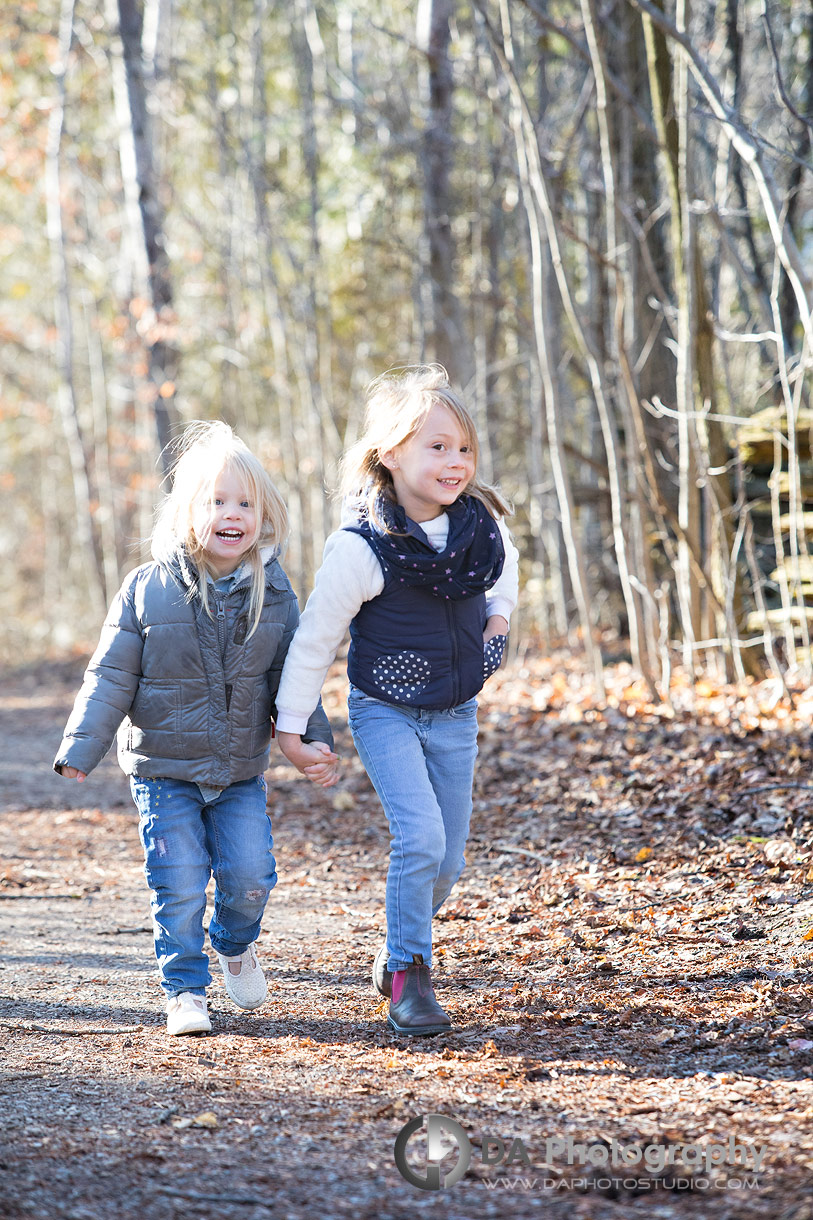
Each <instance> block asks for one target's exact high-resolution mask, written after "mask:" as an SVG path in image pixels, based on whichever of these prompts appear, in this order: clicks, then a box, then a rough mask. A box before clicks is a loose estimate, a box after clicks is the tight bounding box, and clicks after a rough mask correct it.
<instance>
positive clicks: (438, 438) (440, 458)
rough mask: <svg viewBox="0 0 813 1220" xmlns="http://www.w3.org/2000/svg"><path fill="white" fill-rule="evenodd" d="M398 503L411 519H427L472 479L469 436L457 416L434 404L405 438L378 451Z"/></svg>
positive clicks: (445, 506)
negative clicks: (413, 432) (387, 448)
mask: <svg viewBox="0 0 813 1220" xmlns="http://www.w3.org/2000/svg"><path fill="white" fill-rule="evenodd" d="M381 461H382V463H383V465H384V466H386V468H387V470H389V472H390V474H391V475H392V482H393V486H394V488H395V495H396V498H397V500H398V503H399V504H400V505H401V507H402V508H403V510H404V512H405V513H406V515H407V516H408V517H411V518H412V520H413V521H417V522H421V521H431V520H433V519H434V518H435V517H439V516H440V514H441V513H442V512H443V510H444V509H445V508H448V507H449V506H450V505H452V504H454V502H455V500H456V499H457V497H458V496H459V495H462V493H463V492H464V491H465V490H466V487H467V486H468V484H469V483H470V482H471V480H472V479H473V478H474V471H475V456H474V446H473V444H472V441H471V438H470V437H468V436H467V434H466V433H465V432H464V431H463V428H462V427H461V425H460V423H459V422H458V419H457V416H456V415H455V414H454V412H453V411H450V410H449V408H448V407H446V406H443V404H442V403H435V404H434V405H433V406H432V407H431V409H430V410H429V412H428V413H427V415H426V418H425V419H424V421H423V423H422V424H421V427H420V428H419V429H418V431H417V432H416V433H415V435H414V436H412V437H410V439H409V440H408V441H404V443H403V444H401V445H398V446H396V448H395V449H390V450H388V451H387V452H386V453H382V454H381Z"/></svg>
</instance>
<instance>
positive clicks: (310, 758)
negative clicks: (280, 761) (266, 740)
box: [277, 732, 339, 788]
mask: <svg viewBox="0 0 813 1220" xmlns="http://www.w3.org/2000/svg"><path fill="white" fill-rule="evenodd" d="M277 741H278V742H279V748H280V749H281V750H282V752H283V754H284V755H285V757H286V758H287V759H288V762H290V763H293V765H294V766H295V767H296V769H297V771H301V772H302V774H303V775H304V776H306V777H307V778H308V779H309V780H310V781H311V783H313V784H319V786H320V787H321V788H332V787H333V785H334V784H335V783H337V782H338V779H339V756H338V754H334V753H333V751H332V750H331V748H330V746H328V745H325V743H324V742H323V741H309V742H304V741H303V740H302V738H301V737H300V736H299V734H298V733H279V732H278V733H277Z"/></svg>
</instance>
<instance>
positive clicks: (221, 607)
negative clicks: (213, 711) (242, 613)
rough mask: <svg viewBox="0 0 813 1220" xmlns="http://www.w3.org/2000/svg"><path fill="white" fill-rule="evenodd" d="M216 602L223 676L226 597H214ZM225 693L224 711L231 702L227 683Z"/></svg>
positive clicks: (224, 664) (218, 640)
mask: <svg viewBox="0 0 813 1220" xmlns="http://www.w3.org/2000/svg"><path fill="white" fill-rule="evenodd" d="M215 601H216V602H217V642H218V645H219V647H220V661H221V664H222V666H223V676H224V678H225V671H226V599H225V597H216V598H215ZM225 694H226V711H227V712H228V710H229V704H230V703H231V688H230V687H229V685H228V683H226V685H225Z"/></svg>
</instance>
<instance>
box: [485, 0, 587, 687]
mask: <svg viewBox="0 0 813 1220" xmlns="http://www.w3.org/2000/svg"><path fill="white" fill-rule="evenodd" d="M500 14H501V20H502V31H503V45H502V46H500V45H499V44H498V43H496V42H495V43H494V49H495V52H496V53H497V55H498V57H499V58H500V60H501V62H502V63H503V66H504V68H505V69H506V72H507V75H508V81H509V87H510V91H511V98H512V103H513V104H512V128H513V131H514V138H515V141H516V147H517V157H518V160H519V171H520V182H521V185H522V189H523V193H524V195H525V200H526V203H525V207H526V212H527V216H528V225H529V231H530V237H531V251H532V271H533V285H534V295H533V303H534V334H535V336H536V341H537V347H538V358H539V366H540V372H541V375H542V384H543V389H544V405H545V420H546V424H547V432H548V444H549V455H550V462H551V468H552V471H553V478H554V482H555V484H556V492H557V496H558V498H559V511H560V513H561V519H562V532H563V534H564V540H565V546H566V548H567V556H568V563H569V568H570V577H571V580H572V582H573V591H574V595H575V598H576V604H577V607H578V610H579V620H580V623H581V628H582V636H583V643H584V646H585V650H586V652H587V656H588V658H589V659H590V662H591V666H592V669H593V676H594V681H595V683H596V690H597V692H598V694H599V696H600V698H602V699H603V698H604V694H605V687H604V672H603V668H602V661H601V652H600V649H599V648H598V647H597V645H596V643H595V641H594V639H593V621H592V615H591V611H590V595H589V592H588V583H587V573H586V569H585V563H584V557H583V554H582V548H581V541H580V538H579V535H578V533H577V530H576V523H575V511H574V503H573V493H572V489H571V485H570V476H569V473H568V469H567V463H566V460H565V445H564V436H563V434H562V426H561V410H560V405H559V389H558V385H557V381H558V362H557V361H556V360H555V357H554V356H553V354H552V353H551V351H550V350H549V346H548V339H549V336H550V334H551V333H552V331H553V327H552V322H551V316H550V315H551V312H552V309H553V304H552V297H553V286H552V279H553V276H554V275H556V276H557V278H559V285H560V292H561V278H560V276H559V272H560V267H559V265H558V264H559V262H560V258H561V256H560V252H559V248H558V243H557V242H556V235H555V228H554V226H553V218H552V215H551V211H550V200H549V198H548V194H547V186H546V183H545V180H544V173H543V169H542V163H541V159H540V152H539V147H538V144H537V140H536V134H535V132H534V130H533V124H532V123H531V122H530V118H529V115H528V110H527V103H526V101H525V98H524V96H523V94H522V91H521V89H520V88H519V83H518V81H517V79H516V76H515V74H514V72H513V70H512V64H513V58H514V48H513V38H512V33H511V19H510V15H509V9H508V0H501V3H500ZM484 19H485V17H484ZM540 217H541V221H542V223H541V224H540ZM543 229H544V231H545V233H546V236H547V241H546V242H545V243H543V241H542V231H543Z"/></svg>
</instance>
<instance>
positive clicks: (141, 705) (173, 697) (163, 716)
mask: <svg viewBox="0 0 813 1220" xmlns="http://www.w3.org/2000/svg"><path fill="white" fill-rule="evenodd" d="M129 718H130V731H129V733H128V743H129V746H130V749H132V750H136V751H138V752H140V753H144V752H147V753H155V754H164V756H165V757H174V756H175V755H174V754H173V752H172V750H173V747H177V743H178V741H179V739H180V736H181V694H180V690H179V688H178V685H177V683H175V682H162V681H160V680H158V679H155V680H148V681H145V680H144V679H142V681H141V682H140V683H139V686H138V690H137V691H136V696H135V699H134V700H133V705H132V707H131V708H130V712H129Z"/></svg>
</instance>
